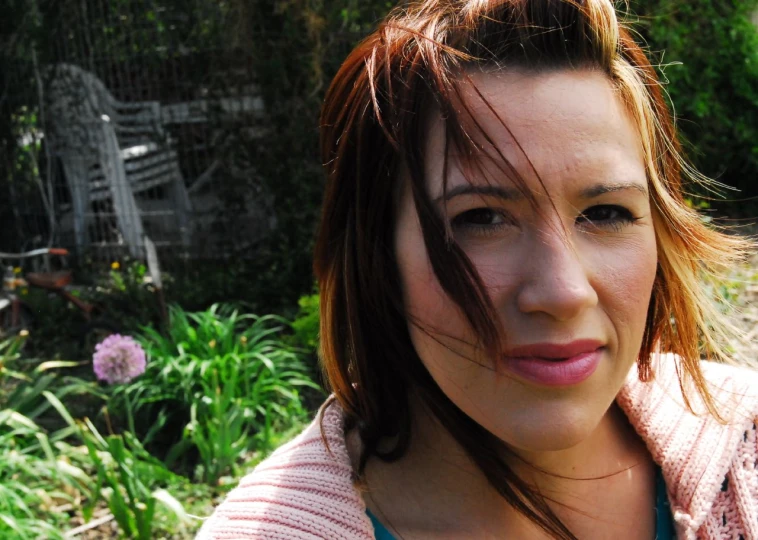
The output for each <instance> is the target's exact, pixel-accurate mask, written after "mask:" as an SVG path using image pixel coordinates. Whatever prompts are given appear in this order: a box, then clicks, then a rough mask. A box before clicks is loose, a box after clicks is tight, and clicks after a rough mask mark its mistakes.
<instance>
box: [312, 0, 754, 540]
mask: <svg viewBox="0 0 758 540" xmlns="http://www.w3.org/2000/svg"><path fill="white" fill-rule="evenodd" d="M473 67H481V68H483V69H520V70H522V71H527V72H535V73H538V72H543V71H551V70H564V69H565V70H572V69H590V70H597V71H601V72H602V73H604V74H606V75H607V77H608V78H609V80H610V81H611V82H612V83H613V85H614V88H615V89H616V91H617V94H618V96H619V98H620V99H621V100H622V102H623V103H624V104H625V105H626V107H627V109H628V110H629V112H630V114H631V116H632V118H633V119H634V121H635V122H636V124H637V126H638V129H639V133H640V137H641V141H642V145H643V148H644V152H645V160H646V168H647V175H648V182H649V188H650V194H651V195H650V196H651V206H652V208H653V214H654V222H655V229H656V237H657V244H658V272H657V276H656V280H655V284H654V287H653V294H652V298H651V301H650V309H649V313H648V319H647V325H646V330H645V335H644V337H643V342H642V347H641V350H640V354H639V358H638V367H639V373H640V377H641V378H643V379H647V378H649V377H650V376H651V375H652V374H651V373H650V369H649V358H650V355H651V353H653V352H654V351H658V350H660V351H670V352H674V353H677V354H678V355H679V356H680V357H681V358H682V366H683V368H684V370H683V371H684V372H683V373H680V378H681V379H682V381H683V384H684V381H685V380H686V379H689V380H691V381H692V382H693V383H694V387H695V388H696V390H697V392H698V393H699V394H700V396H701V397H702V399H703V400H704V402H705V403H706V405H707V406H708V408H709V410H710V412H711V413H712V414H715V415H717V416H718V411H717V410H716V408H715V405H714V403H713V401H712V400H711V399H710V395H709V394H708V390H707V387H706V383H705V381H704V379H703V376H702V373H701V370H700V367H699V362H700V359H701V357H707V358H713V359H723V352H722V349H721V348H720V346H719V343H720V342H721V338H723V336H724V335H726V334H725V331H724V330H722V328H725V327H726V326H722V325H720V323H719V321H720V320H721V316H720V315H719V314H718V312H717V311H716V310H715V309H714V308H713V307H712V306H713V303H712V300H711V299H710V298H709V297H708V295H707V293H706V292H705V290H706V289H705V288H704V287H703V286H702V280H703V279H704V278H706V279H707V278H708V276H713V275H716V274H717V273H718V271H720V270H722V269H724V268H726V267H728V266H729V265H731V264H733V263H734V261H736V260H737V259H738V258H739V257H740V256H741V254H742V252H743V250H744V249H745V247H746V244H745V243H743V241H742V240H739V239H738V238H736V237H734V236H729V235H725V234H723V233H720V232H718V231H716V230H713V229H711V228H708V227H706V226H705V225H704V223H703V221H702V219H701V218H700V217H699V216H698V215H697V214H696V213H695V212H694V211H693V210H691V209H690V208H688V207H687V205H686V204H685V201H684V193H683V179H687V180H692V181H697V182H701V183H707V182H708V181H707V180H706V179H704V178H702V177H700V176H698V175H697V173H695V172H694V171H693V170H692V169H691V168H689V167H688V166H687V165H686V163H685V162H684V160H683V159H682V157H681V155H680V152H679V144H678V142H677V137H676V132H675V128H674V124H673V120H672V117H671V114H670V112H669V110H668V107H667V105H666V102H665V101H664V99H663V92H662V90H661V87H660V85H659V82H658V80H657V76H656V74H655V70H654V69H653V67H652V66H651V64H650V62H649V60H648V59H647V57H646V56H645V54H644V52H643V51H642V49H641V48H640V46H639V45H637V44H636V43H635V41H634V40H633V39H632V36H631V34H630V32H629V30H627V29H626V28H625V27H624V26H623V25H622V24H621V23H620V22H619V20H618V18H617V15H616V12H615V9H614V6H613V4H612V3H611V1H610V0H423V1H417V2H411V3H410V5H406V6H403V7H398V8H396V9H395V10H394V11H392V12H391V13H390V14H389V15H388V16H387V17H386V18H385V19H384V21H383V22H382V23H381V24H380V25H379V27H378V28H377V30H376V31H374V32H373V33H372V34H371V35H369V36H368V37H367V38H366V39H365V40H364V41H363V42H361V43H360V44H359V45H358V46H357V47H356V48H355V49H354V50H353V52H352V53H351V54H350V56H349V57H348V58H347V60H346V61H345V62H344V64H343V65H342V67H341V69H340V70H339V72H338V73H337V75H336V77H335V78H334V81H333V82H332V84H331V86H330V88H329V91H328V92H327V95H326V99H325V102H324V106H323V111H322V116H321V152H322V159H323V163H324V167H325V169H326V173H327V177H328V179H327V187H326V195H325V200H324V206H323V214H322V219H321V223H320V228H319V232H318V240H317V245H316V251H315V262H314V269H315V273H316V276H317V279H318V283H319V288H320V294H321V358H322V362H323V369H324V372H325V375H326V378H327V381H328V384H329V386H330V387H331V388H330V389H331V390H332V391H333V393H334V396H335V398H336V400H338V401H339V403H340V405H341V406H342V407H343V408H344V410H345V411H346V414H347V418H348V420H349V422H350V424H351V425H350V426H349V427H357V428H358V430H359V433H360V436H361V439H362V441H363V448H364V449H363V454H362V456H361V459H360V465H359V470H358V471H357V473H358V475H359V476H360V475H362V474H363V471H364V468H365V464H366V461H367V460H368V459H369V458H370V457H372V456H375V457H378V458H380V459H384V460H388V461H391V460H394V459H398V458H399V457H401V456H402V455H403V453H404V452H405V451H406V449H407V447H408V444H409V438H410V428H411V426H410V406H409V392H410V391H411V390H412V391H413V392H415V393H416V395H417V396H418V397H419V398H420V400H421V402H422V403H424V404H425V406H426V407H428V408H429V410H430V411H432V412H433V413H434V414H435V415H436V416H437V417H438V418H439V420H440V422H441V423H442V425H443V426H445V428H446V429H448V430H449V431H450V433H451V434H452V436H453V437H455V439H456V440H457V441H458V442H459V444H461V446H462V447H463V448H464V449H465V450H466V451H467V452H468V454H469V455H470V456H471V458H472V459H473V460H474V462H475V463H476V464H477V465H478V466H479V467H480V468H481V469H482V471H483V472H484V474H485V475H486V477H487V478H488V479H489V481H490V482H491V484H492V485H493V487H494V488H495V489H496V490H497V491H498V492H499V493H500V494H501V495H502V496H503V497H504V498H505V499H506V500H507V501H508V502H509V503H510V504H511V505H512V506H513V507H514V508H515V509H516V510H519V511H520V512H522V513H523V514H524V515H526V516H527V517H528V518H529V519H531V520H532V521H533V522H535V523H536V524H538V525H539V526H541V527H542V528H543V529H544V530H545V531H547V532H549V533H551V534H552V535H554V536H555V537H557V538H574V536H573V535H572V533H571V532H570V531H569V530H568V529H567V528H566V527H565V526H564V525H563V524H562V523H561V522H560V520H559V519H558V518H557V517H556V516H555V515H554V514H553V512H552V511H551V510H550V508H549V507H548V505H547V504H546V502H545V500H544V499H543V498H542V497H540V496H539V495H538V494H536V493H534V492H533V491H532V490H531V489H530V488H529V486H527V485H526V484H525V483H524V482H522V481H521V480H520V479H519V478H518V477H517V476H516V475H515V474H513V472H512V471H510V469H509V468H508V467H507V466H506V465H505V463H504V462H503V460H502V455H503V452H504V451H507V449H505V447H504V444H503V442H502V441H500V440H499V439H497V438H496V437H494V436H493V435H492V434H490V433H489V432H488V431H486V430H485V429H483V428H482V427H481V426H479V425H478V424H477V423H476V422H474V421H473V420H471V419H470V418H469V417H467V416H466V415H465V414H464V413H463V412H461V411H460V410H459V409H458V408H457V407H456V406H455V405H454V404H453V403H452V402H451V401H450V400H449V399H448V398H447V397H446V396H445V394H444V393H443V392H442V391H441V390H440V389H439V387H438V386H437V385H436V383H435V382H434V381H433V379H432V377H431V376H430V374H429V373H428V372H427V371H426V369H425V368H424V366H423V364H422V363H421V361H420V359H419V358H418V355H417V354H416V351H415V350H414V347H413V345H412V343H411V339H410V336H409V332H408V327H407V325H408V317H407V315H406V312H405V309H404V307H403V303H402V298H403V294H402V291H401V289H400V278H399V274H398V269H397V263H396V256H395V252H394V230H393V228H394V223H395V221H396V215H395V214H396V211H397V204H396V203H397V200H398V193H399V192H400V191H401V187H402V186H401V185H400V183H402V182H409V183H410V189H411V193H412V196H413V201H414V204H415V207H416V210H417V213H418V216H419V219H420V222H421V227H422V231H423V235H424V242H425V244H426V248H427V252H428V254H429V258H430V261H431V264H432V268H433V269H434V272H435V274H436V276H437V279H438V280H439V283H440V285H441V286H442V288H443V289H444V290H445V292H446V294H447V295H448V296H449V297H450V298H451V299H452V300H453V301H454V302H455V303H456V304H457V305H458V306H459V307H460V308H461V310H462V312H463V313H464V314H465V317H466V318H467V320H468V322H469V324H470V325H471V327H472V328H473V329H474V330H475V331H476V334H477V335H478V336H479V337H480V340H481V345H482V347H483V348H484V349H485V350H487V351H490V352H492V353H493V354H494V353H495V351H497V350H500V344H501V343H502V342H503V339H504V337H503V336H501V329H500V328H499V325H498V324H497V322H496V321H497V320H498V316H497V313H496V312H495V310H494V307H493V306H492V304H491V302H490V300H489V298H488V296H487V293H486V291H485V290H484V287H483V285H482V282H481V280H480V278H479V276H478V275H477V272H476V269H475V268H474V267H473V265H472V264H471V262H470V261H469V260H468V258H467V257H466V255H465V254H464V253H463V251H462V250H461V249H460V248H459V247H458V246H457V245H456V244H455V242H454V240H453V239H452V238H451V237H450V235H449V234H446V226H445V224H444V221H443V219H442V216H440V215H439V213H438V211H437V210H435V207H434V206H433V204H432V202H431V200H430V198H429V195H428V193H427V189H426V185H427V183H426V179H425V178H424V155H423V147H424V145H423V144H420V141H423V140H424V139H423V137H424V134H425V130H426V128H427V125H428V122H427V120H428V112H429V109H430V106H431V107H436V108H437V109H438V110H439V112H440V113H441V115H442V118H444V121H445V130H446V137H447V145H448V147H451V145H452V148H455V149H456V150H457V151H458V153H459V155H477V153H478V152H481V150H482V149H481V147H477V144H478V143H475V142H473V141H475V140H484V141H487V140H488V138H487V134H486V133H484V132H483V131H482V130H481V129H480V128H478V125H477V123H476V121H475V120H473V117H472V115H471V114H470V113H469V112H468V109H467V107H466V104H465V101H464V100H463V99H462V98H461V89H462V86H463V85H465V84H467V83H469V82H470V81H469V79H468V78H467V76H466V73H467V70H468V69H471V68H473ZM464 126H469V127H468V128H465V127H464ZM471 126H473V127H471ZM466 129H469V130H470V131H469V132H468V133H467V132H466ZM471 130H473V131H476V133H475V134H472V133H471ZM473 135H476V136H473ZM505 167H506V168H507V167H509V165H508V164H507V162H505ZM511 172H514V171H513V170H512V168H511ZM514 176H516V177H518V175H517V174H515V172H514ZM683 177H684V178H683ZM525 194H526V195H527V198H529V195H528V194H527V193H526V192H525ZM383 437H391V438H393V440H395V441H396V444H395V445H394V447H393V448H392V449H391V451H389V452H382V451H380V450H379V448H378V447H377V444H378V441H379V440H380V439H382V438H383Z"/></svg>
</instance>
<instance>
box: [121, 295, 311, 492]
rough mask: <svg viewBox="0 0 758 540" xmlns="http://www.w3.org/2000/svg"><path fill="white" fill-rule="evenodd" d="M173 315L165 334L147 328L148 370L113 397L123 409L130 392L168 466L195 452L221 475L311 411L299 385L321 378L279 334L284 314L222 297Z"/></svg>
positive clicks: (211, 474) (200, 471) (206, 472)
mask: <svg viewBox="0 0 758 540" xmlns="http://www.w3.org/2000/svg"><path fill="white" fill-rule="evenodd" d="M170 320H171V322H170V326H169V329H168V334H167V335H166V336H164V335H162V334H161V333H160V332H158V331H157V330H155V329H153V328H149V327H148V328H145V329H143V332H142V335H140V336H138V339H139V340H140V341H141V343H142V345H143V347H144V348H145V351H146V352H147V354H148V363H147V370H146V372H145V374H144V375H142V376H141V377H140V378H139V379H136V380H135V381H133V382H132V383H130V384H128V385H123V386H120V387H118V388H116V389H115V392H114V396H113V400H112V402H111V408H112V410H115V411H119V410H123V409H124V407H125V406H126V403H127V399H126V398H128V401H129V402H130V403H131V404H132V406H133V410H134V413H135V416H136V417H137V418H138V419H139V423H140V424H142V425H146V426H151V427H150V429H148V430H147V431H146V432H145V433H141V434H139V435H141V436H143V437H144V438H143V440H144V441H145V444H149V443H152V444H153V445H154V446H155V447H163V448H164V451H165V456H166V462H167V464H168V465H169V466H172V465H174V464H175V463H177V462H178V461H179V460H182V459H187V458H189V457H190V456H189V455H188V453H189V452H194V453H196V454H197V456H198V458H199V464H198V467H197V470H196V471H195V473H196V476H197V477H198V478H200V479H201V480H203V481H205V482H208V483H214V482H217V481H218V479H219V478H220V477H221V476H222V475H224V474H227V473H229V472H232V473H233V472H235V471H236V466H237V465H238V463H239V461H240V459H241V458H242V457H243V456H244V454H245V453H246V452H248V451H251V450H253V449H256V450H260V451H267V450H268V449H270V448H271V446H272V444H273V442H274V439H273V437H274V433H275V432H281V431H286V430H288V429H289V428H291V427H292V426H293V425H301V424H302V423H303V422H304V421H305V420H306V419H307V417H308V412H307V410H306V409H305V407H304V405H303V401H302V391H303V389H308V388H310V389H312V390H315V391H318V386H317V385H316V384H315V383H314V382H313V381H312V380H311V379H310V377H309V376H308V373H307V370H306V368H305V367H304V366H303V363H302V361H301V358H300V355H301V352H300V351H299V350H297V349H295V348H293V347H291V346H289V345H287V344H285V343H284V342H283V341H282V338H281V333H282V331H283V330H284V329H285V328H286V327H287V326H288V325H287V323H286V321H284V320H283V319H281V318H279V317H276V316H272V315H269V316H264V317H258V316H256V315H250V314H240V313H239V311H237V310H235V309H233V308H232V307H231V306H219V305H214V306H212V307H211V308H210V309H208V310H206V311H204V312H197V313H187V312H185V311H183V310H182V309H180V308H178V307H172V308H171V315H170ZM168 426H180V427H182V428H183V429H182V431H181V432H179V433H177V432H170V431H169V430H167V429H165V428H166V427H168ZM167 435H168V438H167ZM168 447H170V450H166V449H167V448H168ZM185 465H189V463H185Z"/></svg>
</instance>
